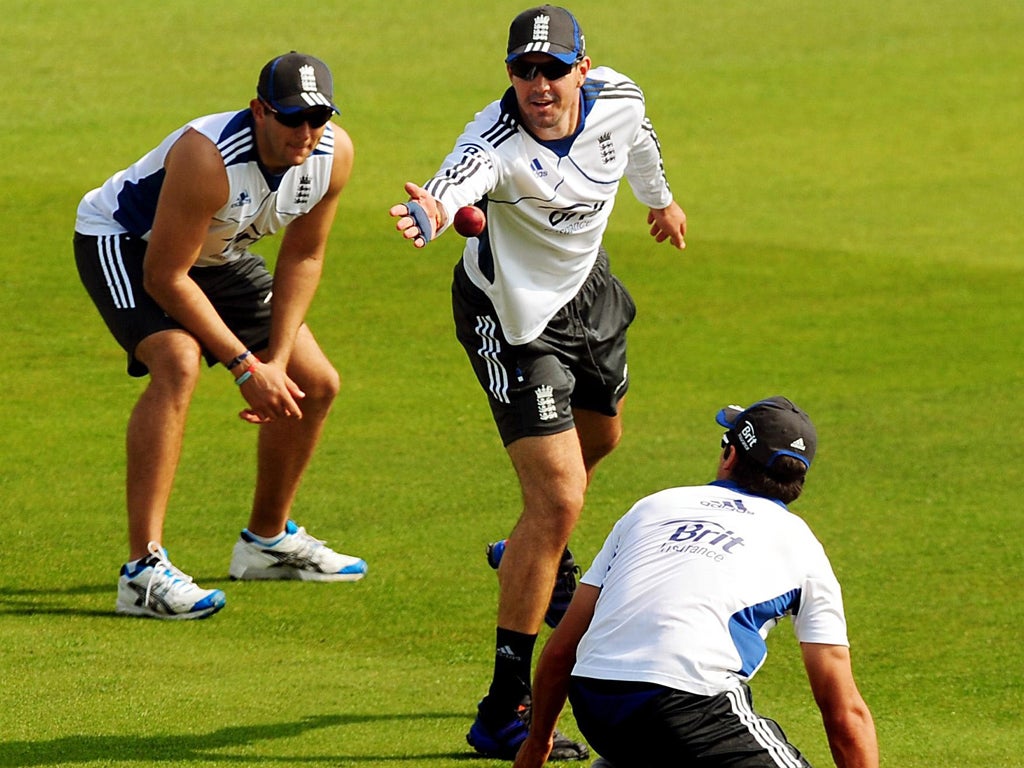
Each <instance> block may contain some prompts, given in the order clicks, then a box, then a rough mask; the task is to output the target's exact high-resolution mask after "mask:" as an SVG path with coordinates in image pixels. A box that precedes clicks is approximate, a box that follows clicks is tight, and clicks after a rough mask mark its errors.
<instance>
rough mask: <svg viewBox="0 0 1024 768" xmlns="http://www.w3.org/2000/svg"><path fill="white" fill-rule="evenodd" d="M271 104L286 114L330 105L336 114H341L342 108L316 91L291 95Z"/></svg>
mask: <svg viewBox="0 0 1024 768" xmlns="http://www.w3.org/2000/svg"><path fill="white" fill-rule="evenodd" d="M271 106H272V107H273V108H274V109H276V110H277V111H278V112H281V113H283V114H286V115H291V114H294V113H296V112H303V111H305V110H307V109H316V108H317V107H330V108H331V109H332V110H334V113H335V114H337V115H340V114H341V110H340V109H338V106H337V105H336V104H335V103H334V102H333V101H331V100H330V99H329V98H327V97H326V96H324V95H323V94H322V93H318V92H316V91H310V92H307V93H303V94H301V95H300V96H291V97H289V98H287V99H279V100H278V101H274V102H271Z"/></svg>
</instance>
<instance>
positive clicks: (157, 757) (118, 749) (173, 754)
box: [0, 712, 475, 768]
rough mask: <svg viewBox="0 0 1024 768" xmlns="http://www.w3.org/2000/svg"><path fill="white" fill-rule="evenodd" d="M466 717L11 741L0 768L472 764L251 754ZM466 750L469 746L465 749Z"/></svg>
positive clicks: (343, 718)
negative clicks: (336, 731) (337, 731)
mask: <svg viewBox="0 0 1024 768" xmlns="http://www.w3.org/2000/svg"><path fill="white" fill-rule="evenodd" d="M453 717H457V718H459V719H463V718H465V717H466V714H465V713H464V712H459V713H437V712H422V713H417V714H404V715H403V714H399V715H318V716H310V717H304V718H302V719H301V720H298V721H295V722H290V723H274V724H269V725H239V726H228V727H226V728H220V729H218V730H216V731H213V732H212V733H206V734H184V735H162V736H161V735H151V734H131V735H118V736H92V735H76V736H63V737H61V738H59V739H50V740H49V741H12V742H6V743H2V744H0V766H4V768H28V767H29V766H46V765H74V764H75V763H88V762H103V763H104V764H106V763H109V762H115V761H116V762H132V763H138V764H142V765H153V764H160V763H169V764H178V763H181V762H187V761H196V762H200V761H202V762H212V763H228V764H232V763H233V764H238V765H255V764H268V765H269V764H278V763H283V764H302V763H327V762H330V763H341V762H359V763H363V762H385V761H413V760H431V759H436V760H441V759H444V760H452V759H455V760H457V759H460V758H466V759H475V757H474V755H472V754H471V753H469V752H451V753H443V752H442V753H422V754H398V755H383V754H382V755H362V754H360V755H325V754H303V755H266V756H261V755H256V754H253V753H252V750H253V749H254V748H256V747H257V746H258V743H259V742H264V741H273V740H275V739H291V738H295V737H297V736H302V735H303V734H305V733H306V732H308V731H313V730H316V729H317V728H330V727H333V726H338V725H355V724H359V723H376V722H382V721H407V720H439V719H446V718H453ZM239 747H245V748H246V750H245V753H244V754H231V750H232V749H233V748H239ZM467 749H468V747H467Z"/></svg>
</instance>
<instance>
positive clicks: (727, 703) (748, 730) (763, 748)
mask: <svg viewBox="0 0 1024 768" xmlns="http://www.w3.org/2000/svg"><path fill="white" fill-rule="evenodd" d="M569 701H570V702H571V703H572V711H573V715H574V716H575V718H576V725H577V726H579V729H580V732H581V733H582V734H583V736H584V737H585V738H586V740H587V742H588V743H589V744H590V746H591V747H593V748H594V749H595V750H596V751H597V752H598V753H599V754H600V755H601V756H602V757H605V758H607V759H608V760H609V761H610V762H611V763H612V764H613V765H615V766H632V767H633V768H660V766H663V765H665V764H666V762H665V758H666V756H667V755H670V756H671V757H672V761H671V762H672V764H673V765H687V766H692V767H693V768H779V767H780V766H781V768H811V765H810V763H808V762H807V760H806V759H805V758H804V757H803V755H801V754H800V751H799V750H798V749H797V748H796V747H794V746H793V745H792V744H790V743H789V741H788V740H787V739H786V734H785V733H783V732H782V728H780V727H779V725H778V723H776V722H775V721H774V720H769V719H768V718H765V717H761V716H760V715H758V714H757V713H756V712H754V707H753V700H752V698H751V695H750V689H749V688H748V687H747V686H746V685H742V686H741V687H739V688H737V689H734V690H732V691H728V692H726V693H720V694H718V695H716V696H698V695H697V694H693V693H686V692H684V691H676V690H673V689H671V688H665V687H663V686H660V685H653V684H650V683H632V682H623V681H617V680H593V679H591V678H580V677H573V678H571V679H570V683H569Z"/></svg>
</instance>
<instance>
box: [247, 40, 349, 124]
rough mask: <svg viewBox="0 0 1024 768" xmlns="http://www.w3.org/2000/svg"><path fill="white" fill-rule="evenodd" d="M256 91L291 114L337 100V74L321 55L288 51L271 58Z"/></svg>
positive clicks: (285, 112)
mask: <svg viewBox="0 0 1024 768" xmlns="http://www.w3.org/2000/svg"><path fill="white" fill-rule="evenodd" d="M256 93H257V95H258V96H259V97H260V98H261V99H263V100H264V101H265V102H267V103H268V104H270V106H271V107H273V108H274V110H276V111H277V112H283V113H284V114H286V115H287V114H291V113H293V112H301V111H302V110H304V109H312V108H314V107H330V108H331V109H332V110H334V111H335V112H337V113H339V114H340V113H341V110H340V109H338V107H337V106H335V104H334V78H333V77H331V70H330V69H328V68H327V65H326V64H324V63H323V62H322V61H320V59H317V58H314V57H313V56H307V55H306V54H304V53H296V52H295V51H292V52H291V53H286V54H284V55H283V56H278V57H277V58H276V59H271V60H270V61H268V62H267V64H266V66H264V67H263V71H262V72H260V81H259V84H258V85H257V86H256Z"/></svg>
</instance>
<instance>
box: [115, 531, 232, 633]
mask: <svg viewBox="0 0 1024 768" xmlns="http://www.w3.org/2000/svg"><path fill="white" fill-rule="evenodd" d="M225 602H226V599H225V597H224V593H223V592H222V591H221V590H219V589H201V588H200V587H198V586H196V585H195V583H193V581H192V577H191V576H189V575H187V574H185V573H183V572H182V571H181V570H179V569H178V568H175V567H174V566H173V565H171V561H170V560H169V559H168V558H167V550H166V549H164V548H163V547H161V546H160V545H159V544H158V543H157V542H155V541H151V542H149V556H148V557H144V558H142V559H141V560H139V561H137V562H136V564H135V565H134V566H133V567H132V568H130V569H129V567H128V564H125V565H122V566H121V575H120V577H119V578H118V580H117V605H116V607H115V610H116V612H117V613H123V614H126V615H128V616H146V617H149V618H154V619H205V618H206V617H207V616H212V615H213V614H215V613H216V612H217V611H219V610H220V609H221V608H223V607H224V604H225Z"/></svg>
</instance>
